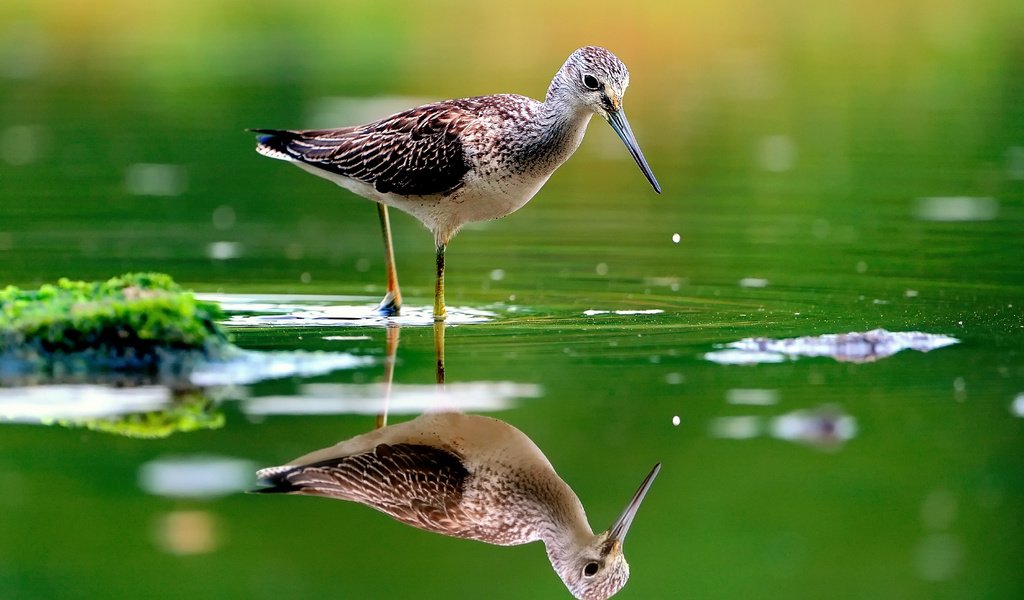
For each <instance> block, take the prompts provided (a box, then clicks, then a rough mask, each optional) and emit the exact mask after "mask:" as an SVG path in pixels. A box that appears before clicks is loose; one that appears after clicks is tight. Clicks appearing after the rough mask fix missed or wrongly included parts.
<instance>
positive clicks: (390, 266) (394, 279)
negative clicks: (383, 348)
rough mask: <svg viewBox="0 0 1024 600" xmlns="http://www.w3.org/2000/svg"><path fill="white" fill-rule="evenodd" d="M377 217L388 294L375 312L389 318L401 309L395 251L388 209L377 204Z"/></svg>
mask: <svg viewBox="0 0 1024 600" xmlns="http://www.w3.org/2000/svg"><path fill="white" fill-rule="evenodd" d="M377 216H378V217H380V231H381V233H382V234H383V235H384V269H385V270H386V271H387V276H388V292H387V294H386V295H385V296H384V299H383V300H381V301H380V305H379V306H378V307H377V312H379V313H381V314H382V315H384V316H387V317H390V316H394V315H397V314H398V313H399V311H400V310H401V308H402V292H401V291H400V290H399V289H398V271H396V270H395V251H394V250H393V249H392V246H391V220H390V219H388V207H387V206H385V205H383V204H381V203H379V202H378V203H377Z"/></svg>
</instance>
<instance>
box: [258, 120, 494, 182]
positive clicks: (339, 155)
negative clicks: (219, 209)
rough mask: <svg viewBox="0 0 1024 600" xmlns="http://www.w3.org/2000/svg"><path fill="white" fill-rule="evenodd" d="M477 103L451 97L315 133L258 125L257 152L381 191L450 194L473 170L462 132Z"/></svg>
mask: <svg viewBox="0 0 1024 600" xmlns="http://www.w3.org/2000/svg"><path fill="white" fill-rule="evenodd" d="M472 106H473V105H472V104H470V103H468V102H466V101H460V100H450V101H446V102H438V103H436V104H428V105H426V106H421V107H419V108H414V109H411V110H407V111H405V112H402V113H399V114H397V115H393V116H390V117H387V118H385V119H382V120H380V121H376V122H374V123H370V124H369V125H363V126H359V127H345V128H342V129H323V130H310V131H281V130H275V129H254V130H253V131H254V132H256V133H259V134H262V135H260V138H259V145H258V146H257V148H256V149H257V150H258V151H259V152H260V153H262V154H265V155H267V156H271V157H273V158H283V159H291V160H298V161H302V162H304V163H307V164H309V165H312V166H314V167H317V168H319V169H323V170H324V171H327V172H330V173H334V174H337V175H342V176H345V177H350V178H352V179H357V180H359V181H362V182H365V183H369V184H372V185H373V186H374V188H375V189H376V190H377V191H378V192H381V193H388V192H394V193H396V194H402V195H426V194H445V193H450V192H453V191H455V190H456V189H458V188H459V187H461V186H462V184H463V177H464V176H465V174H466V172H467V171H469V163H468V162H467V160H466V156H465V153H464V152H463V147H462V140H461V137H460V136H461V134H462V132H463V131H465V129H466V128H467V127H469V125H471V124H472V123H473V122H474V121H475V120H476V118H477V117H476V115H474V114H473V113H472V112H470V109H471V108H472Z"/></svg>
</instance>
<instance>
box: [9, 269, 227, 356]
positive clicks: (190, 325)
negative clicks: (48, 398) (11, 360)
mask: <svg viewBox="0 0 1024 600" xmlns="http://www.w3.org/2000/svg"><path fill="white" fill-rule="evenodd" d="M221 317H222V313H221V311H220V308H219V307H218V306H217V305H216V304H212V303H207V302H201V301H198V300H196V299H195V297H194V296H193V295H192V293H191V292H189V291H186V290H183V289H182V288H181V287H180V286H178V284H176V283H174V281H173V280H172V279H171V278H170V277H169V276H167V275H163V274H160V273H131V274H127V275H122V276H121V277H115V278H113V279H110V280H108V281H103V282H84V281H71V280H68V279H61V280H60V281H58V282H57V283H56V285H50V284H47V285H44V286H42V287H40V288H39V289H38V290H21V289H18V288H16V287H13V286H9V287H7V288H6V289H4V290H2V291H0V354H4V355H7V356H11V355H14V356H15V357H20V358H23V359H24V358H26V357H29V358H31V357H33V356H35V357H37V358H38V357H42V358H46V357H48V356H52V355H73V354H75V353H86V354H88V355H89V356H90V357H94V358H97V359H98V360H99V361H100V362H108V363H110V364H109V366H112V367H115V368H118V367H123V368H135V367H140V366H145V365H147V364H152V363H154V362H155V361H156V360H157V358H158V355H159V353H160V352H162V351H165V350H201V351H203V352H204V353H208V352H210V351H212V350H213V349H215V348H216V347H219V346H223V345H226V342H227V338H226V336H225V334H224V332H223V331H222V330H221V329H220V328H219V327H218V326H217V323H216V321H217V319H219V318H221Z"/></svg>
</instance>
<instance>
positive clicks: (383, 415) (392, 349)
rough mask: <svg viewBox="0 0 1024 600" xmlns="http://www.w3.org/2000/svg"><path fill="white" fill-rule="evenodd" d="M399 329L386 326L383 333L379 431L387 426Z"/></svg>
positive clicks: (378, 415) (377, 426)
mask: <svg viewBox="0 0 1024 600" xmlns="http://www.w3.org/2000/svg"><path fill="white" fill-rule="evenodd" d="M400 331H401V329H400V328H399V327H398V326H397V325H395V326H393V327H392V326H391V325H389V326H387V327H386V328H385V329H384V333H385V335H386V336H387V337H386V339H387V342H386V344H385V346H384V348H385V350H384V404H383V406H382V407H381V412H379V413H377V425H376V427H375V429H380V428H381V427H384V426H385V425H387V424H388V402H389V401H390V400H391V383H392V382H393V381H394V379H395V356H396V355H397V354H398V334H399V332H400Z"/></svg>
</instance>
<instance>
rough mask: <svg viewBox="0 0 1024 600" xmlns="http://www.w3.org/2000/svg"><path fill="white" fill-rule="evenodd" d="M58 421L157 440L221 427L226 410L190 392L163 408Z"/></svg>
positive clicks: (61, 423) (198, 393) (72, 425)
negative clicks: (103, 416) (176, 434)
mask: <svg viewBox="0 0 1024 600" xmlns="http://www.w3.org/2000/svg"><path fill="white" fill-rule="evenodd" d="M56 422H57V424H59V425H63V426H65V427H85V428H87V429H91V430H93V431H102V432H105V433H114V434H117V435H123V436H126V437H132V438H146V439H158V438H165V437H168V436H170V435H171V434H172V433H176V432H179V431H180V432H185V431H198V430H201V429H220V428H221V427H223V426H224V413H222V412H220V411H219V410H217V408H216V403H215V402H214V401H212V400H210V399H209V398H207V397H206V396H205V395H203V393H202V392H200V391H191V392H186V393H182V394H179V395H178V396H177V397H175V399H174V401H173V402H172V404H171V405H170V406H168V407H167V408H165V409H163V410H155V411H150V412H145V413H132V414H126V415H121V416H118V417H107V418H102V419H80V420H75V419H60V420H58V421H56Z"/></svg>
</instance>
